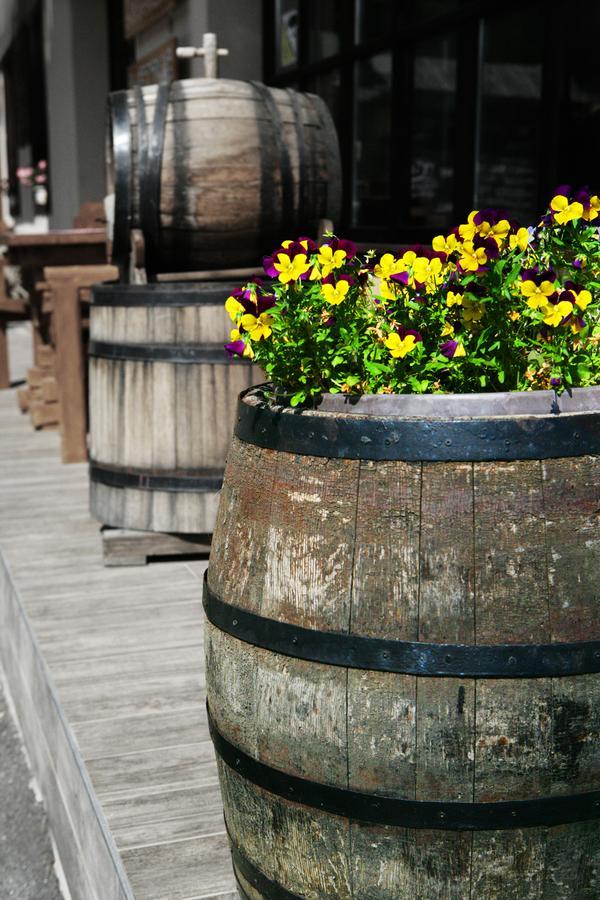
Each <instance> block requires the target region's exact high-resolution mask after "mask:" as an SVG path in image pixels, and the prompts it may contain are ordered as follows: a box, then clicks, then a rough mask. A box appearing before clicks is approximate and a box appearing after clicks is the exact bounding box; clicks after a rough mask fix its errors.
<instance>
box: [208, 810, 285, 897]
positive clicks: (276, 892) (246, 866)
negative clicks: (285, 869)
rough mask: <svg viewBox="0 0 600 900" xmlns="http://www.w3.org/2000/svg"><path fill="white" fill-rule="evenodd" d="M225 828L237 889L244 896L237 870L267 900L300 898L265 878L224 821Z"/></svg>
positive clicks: (244, 892) (245, 894) (245, 895)
mask: <svg viewBox="0 0 600 900" xmlns="http://www.w3.org/2000/svg"><path fill="white" fill-rule="evenodd" d="M225 830H226V831H227V837H228V838H229V849H230V850H231V858H232V860H233V874H234V875H235V880H236V881H237V884H238V889H239V891H240V893H241V894H242V896H243V897H244V898H246V897H248V895H247V893H246V891H245V890H244V888H243V887H242V885H241V884H240V880H239V878H238V872H240V873H241V874H242V875H243V876H244V878H245V879H246V881H247V882H248V883H249V884H251V885H252V887H253V888H255V890H257V891H258V892H259V893H260V894H262V896H263V897H266V898H267V900H302V898H301V897H300V896H299V895H298V894H292V893H291V892H290V891H286V889H285V888H284V887H282V886H281V885H280V884H279V883H278V882H277V881H273V880H272V879H271V878H267V876H266V875H265V874H264V872H261V870H260V869H259V868H257V866H255V865H254V863H253V862H250V860H249V859H248V857H247V856H246V854H245V853H242V851H241V850H240V848H239V847H238V845H237V844H236V842H235V841H234V840H233V838H232V836H231V831H230V830H229V826H228V825H227V821H225ZM248 900H249V898H248Z"/></svg>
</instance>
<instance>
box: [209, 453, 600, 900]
mask: <svg viewBox="0 0 600 900" xmlns="http://www.w3.org/2000/svg"><path fill="white" fill-rule="evenodd" d="M599 490H600V478H599V468H598V460H597V459H596V458H592V457H579V458H574V459H568V460H567V459H558V460H544V461H538V460H533V461H530V460H518V461H516V462H493V463H487V462H486V463H405V462H395V461H393V462H391V461H386V462H372V461H369V462H367V461H362V462H359V461H358V460H339V459H336V460H332V459H326V458H314V457H305V456H297V457H295V456H294V455H293V454H289V453H277V452H275V451H272V450H262V449H259V448H258V447H256V446H252V445H249V444H246V443H243V442H241V441H239V440H237V439H234V443H233V446H232V450H231V453H230V457H229V463H228V468H227V471H226V476H225V483H224V488H223V496H222V501H221V506H220V511H219V517H218V521H217V527H216V532H215V546H216V547H218V548H219V552H218V554H216V555H215V554H213V558H212V559H211V565H210V569H209V586H210V588H211V589H212V591H213V592H214V593H215V594H217V595H218V596H220V597H221V598H223V599H225V600H226V601H227V602H229V603H232V604H234V605H235V606H239V607H241V608H243V609H247V610H249V611H251V612H255V613H258V614H260V615H262V616H267V617H272V618H274V619H279V620H283V621H286V622H292V623H294V624H297V625H300V626H303V627H307V628H313V629H316V630H321V631H328V630H329V631H340V632H351V633H358V634H366V635H370V636H372V637H380V638H395V639H404V640H420V641H423V640H427V641H434V642H440V643H446V642H448V643H452V642H456V643H472V644H476V643H477V644H505V643H506V644H518V643H534V644H535V643H545V642H548V643H551V642H553V641H569V640H573V641H576V640H589V639H590V638H593V637H594V635H595V634H596V633H597V632H596V629H597V625H596V617H595V610H596V609H597V602H598V586H597V583H598V579H597V573H598V571H600V537H599V535H598V526H597V509H598V508H599V503H598V499H599V497H598V495H599ZM207 653H208V663H207V672H208V673H209V683H208V695H209V706H210V709H211V713H212V714H213V716H214V718H215V722H216V725H217V728H218V729H219V731H221V733H223V734H224V735H225V737H227V738H229V739H230V741H231V742H232V743H233V744H235V745H236V746H239V747H240V749H242V750H243V751H245V752H246V753H248V754H249V755H251V756H253V757H255V758H257V759H260V760H261V761H262V762H268V763H269V765H272V766H273V767H275V768H277V769H282V770H285V771H286V772H290V773H294V774H297V775H301V776H302V777H306V778H309V779H312V780H315V781H321V782H322V783H325V784H334V785H336V786H338V787H341V788H346V787H350V788H353V789H354V790H359V791H364V792H369V793H372V794H381V795H387V796H397V797H403V798H412V799H416V800H441V801H456V800H463V801H468V802H469V801H473V802H490V801H500V800H516V799H531V798H534V797H547V796H557V795H560V794H571V793H578V792H583V791H586V790H594V789H597V786H598V783H599V780H600V779H599V776H600V772H599V767H600V760H599V754H598V753H597V736H598V733H599V730H600V721H599V712H598V703H597V699H596V697H597V690H598V688H597V677H595V676H588V675H578V676H573V677H566V678H553V679H550V678H535V679H517V680H506V679H499V680H487V679H485V680H478V681H477V682H475V680H474V679H457V678H425V677H420V678H417V677H415V676H409V675H403V674H396V673H387V672H371V671H361V670H358V669H344V668H341V667H327V666H320V665H318V664H315V663H307V662H305V661H303V660H296V659H294V658H291V657H287V656H280V655H278V654H273V653H270V652H269V651H266V650H261V649H258V648H254V647H251V646H249V645H248V644H246V643H242V642H240V641H237V640H236V639H235V638H233V637H231V636H229V635H226V634H224V633H223V632H220V631H219V630H218V629H215V628H214V627H213V626H212V625H210V624H208V625H207ZM574 746H576V747H577V750H574V749H573V748H574ZM221 777H222V784H223V791H224V797H225V812H226V817H227V820H228V823H229V827H230V830H232V831H233V832H235V833H234V834H233V838H234V841H235V842H236V843H238V846H240V848H241V849H242V850H244V847H245V842H246V841H248V840H255V839H256V838H255V837H254V838H252V839H249V838H248V834H249V833H250V832H253V833H254V835H256V832H257V831H259V829H258V828H253V827H252V825H251V824H249V823H250V822H251V821H252V820H251V819H247V818H246V817H245V814H244V812H243V810H244V809H246V808H247V806H248V804H249V803H250V801H249V800H248V799H247V795H248V793H250V794H251V795H252V796H253V798H254V800H253V802H254V803H255V804H256V805H259V806H260V805H261V804H263V805H265V806H266V808H268V809H272V808H273V806H274V807H275V808H276V810H277V812H271V813H270V814H269V817H268V818H267V822H266V826H269V827H268V829H267V834H266V836H265V837H264V843H265V846H264V847H262V846H261V847H260V848H257V847H255V848H254V849H253V847H252V846H251V847H250V848H249V850H248V852H249V853H250V856H251V860H252V862H253V863H254V864H255V865H256V866H257V867H258V868H260V869H262V871H264V872H265V875H266V876H268V877H269V878H272V879H273V880H274V881H275V882H278V883H280V884H283V885H284V886H285V887H286V888H287V889H288V890H290V891H292V892H297V893H298V894H299V895H300V896H303V897H326V896H331V895H332V893H331V892H330V893H328V889H324V888H323V885H324V884H326V883H327V881H326V879H327V878H328V877H330V875H331V873H330V866H329V862H328V853H329V851H327V852H326V851H323V853H322V855H321V854H320V852H317V851H316V850H315V847H317V846H320V844H319V841H321V839H322V838H321V832H320V827H321V826H320V825H316V824H312V825H310V824H307V825H306V827H305V830H303V828H304V826H301V825H300V824H298V821H297V818H295V817H297V816H298V815H300V812H298V810H299V809H300V811H303V810H304V809H305V808H301V807H296V806H295V805H294V804H293V803H290V802H288V801H287V800H283V799H280V798H277V797H274V796H273V795H267V794H266V793H265V792H264V791H262V790H261V789H260V788H258V787H257V786H255V785H252V784H250V783H248V782H246V781H245V780H244V779H241V778H240V777H239V776H238V775H236V773H235V772H232V771H231V770H230V769H229V768H228V767H226V766H222V767H221ZM238 795H239V797H238ZM239 798H245V799H239ZM312 813H313V814H314V813H315V810H312ZM260 815H264V810H262V811H261V813H260ZM324 817H325V819H327V817H329V819H330V820H332V821H334V822H336V823H337V826H338V831H335V834H336V839H335V840H336V843H335V846H336V847H343V846H345V847H346V851H345V852H347V854H348V856H347V858H346V861H345V863H344V865H345V866H346V869H348V867H350V866H351V867H352V873H351V875H350V873H349V872H348V873H347V872H346V869H344V868H342V867H340V868H339V871H338V875H339V878H340V884H341V885H348V884H351V885H352V887H351V888H348V889H347V890H348V891H354V893H352V892H349V893H347V896H349V897H361V898H363V897H378V898H387V897H390V898H392V897H394V898H399V897H404V896H417V897H423V898H429V897H438V896H439V897H440V898H441V897H444V898H446V897H457V898H458V897H461V898H462V897H464V896H466V895H468V893H469V890H470V885H471V884H472V885H473V886H474V890H475V893H474V894H473V896H474V897H480V898H482V900H483V898H484V897H485V898H487V897H500V896H502V897H515V898H521V897H523V896H524V894H523V890H524V885H525V884H526V885H528V886H529V887H528V888H527V889H528V890H529V888H531V894H530V895H531V896H532V897H536V896H539V897H548V898H550V897H555V896H557V897H565V898H566V897H579V896H582V897H587V896H589V897H592V896H594V891H595V890H596V889H597V879H598V877H599V876H598V872H599V871H600V868H599V867H600V860H599V859H598V852H599V851H598V849H597V845H596V844H595V843H594V840H596V841H597V839H598V833H599V832H598V825H597V824H596V823H595V822H589V823H574V824H568V825H562V826H556V827H553V828H526V829H511V830H510V831H502V830H499V831H491V832H476V833H472V832H448V831H442V830H435V831H432V830H423V831H413V830H405V829H402V828H398V827H394V828H389V827H382V826H376V825H371V824H367V823H364V822H363V823H360V822H352V824H350V823H349V822H348V821H347V820H344V819H342V818H341V817H338V816H332V815H331V814H325V813H322V812H318V814H317V819H318V822H319V823H320V822H322V821H323V819H324ZM230 819H231V821H230ZM309 820H310V822H313V823H314V821H315V820H314V819H313V818H312V815H311V816H309ZM303 821H304V820H303ZM238 822H239V826H238V824H237V823H238ZM261 822H262V820H261ZM232 823H233V824H232ZM244 823H245V824H244ZM294 823H295V824H294ZM344 823H345V824H344ZM263 825H264V823H263ZM263 825H261V827H263ZM266 826H264V827H266ZM288 828H289V831H288V830H287V829H288ZM330 828H331V825H330V824H329V822H328V826H327V829H330ZM276 829H277V830H278V832H281V830H284V831H285V833H286V840H285V841H283V842H282V844H283V845H285V846H282V849H281V850H279V849H278V851H277V853H274V852H272V850H270V849H269V848H270V847H271V846H272V845H274V846H277V847H278V848H279V844H278V843H277V837H276V835H275V834H274V831H275V830H276ZM339 829H342V831H341V832H340V831H339ZM344 829H346V831H345V832H344ZM327 833H328V834H329V830H327ZM344 833H345V834H346V835H347V836H346V838H345V843H344V841H343V840H342V834H344ZM315 834H316V835H317V837H315ZM290 835H293V840H292V843H293V848H292V849H291V850H290V849H287V850H286V846H287V840H289V839H290ZM273 842H275V844H273ZM580 846H583V847H584V848H585V851H582V850H581V849H580ZM407 848H409V849H407ZM329 849H330V850H331V848H329ZM332 852H333V851H332ZM340 852H341V851H340ZM550 852H551V853H552V858H551V859H549V858H548V854H549V853H550ZM253 854H255V855H253ZM586 854H588V855H589V854H591V857H590V859H591V860H592V861H591V862H590V861H586ZM297 858H299V859H300V862H298V861H297ZM306 860H310V861H311V865H310V866H307V864H306ZM351 861H352V862H351ZM427 861H429V862H427ZM265 866H266V867H267V868H265ZM340 872H341V873H342V874H341V875H340V874H339V873H340ZM361 873H362V874H361ZM331 877H333V876H331ZM361 878H362V879H363V880H362V881H361ZM544 884H546V885H547V887H544ZM373 885H377V887H376V888H374V887H373ZM335 890H336V891H340V890H341V893H339V894H338V893H335V891H334V892H333V893H334V894H335V895H336V896H345V895H344V893H343V891H344V890H346V888H344V887H342V888H340V887H339V885H338V884H337V882H336V889H335ZM250 896H252V894H250ZM256 896H263V895H262V894H260V893H259V894H256ZM527 896H529V894H528V895H527Z"/></svg>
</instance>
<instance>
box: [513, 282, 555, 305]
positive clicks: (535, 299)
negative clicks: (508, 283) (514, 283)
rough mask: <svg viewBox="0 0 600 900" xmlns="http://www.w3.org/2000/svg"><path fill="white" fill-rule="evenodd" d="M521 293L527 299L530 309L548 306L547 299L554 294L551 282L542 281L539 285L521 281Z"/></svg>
mask: <svg viewBox="0 0 600 900" xmlns="http://www.w3.org/2000/svg"><path fill="white" fill-rule="evenodd" d="M521 293H522V294H523V296H524V297H527V306H528V307H529V308H530V309H544V307H546V306H547V305H548V297H551V296H552V294H553V293H554V285H553V284H552V282H551V281H542V283H541V284H539V285H538V284H536V283H535V281H523V282H522V283H521Z"/></svg>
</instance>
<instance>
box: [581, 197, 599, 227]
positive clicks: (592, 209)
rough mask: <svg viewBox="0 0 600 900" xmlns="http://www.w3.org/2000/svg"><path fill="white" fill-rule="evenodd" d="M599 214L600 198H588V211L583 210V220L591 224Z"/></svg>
mask: <svg viewBox="0 0 600 900" xmlns="http://www.w3.org/2000/svg"><path fill="white" fill-rule="evenodd" d="M599 214H600V197H598V196H597V195H596V194H594V196H593V197H590V206H589V209H585V210H584V211H583V218H584V219H585V220H586V222H593V221H594V219H596V218H597V217H598V215H599Z"/></svg>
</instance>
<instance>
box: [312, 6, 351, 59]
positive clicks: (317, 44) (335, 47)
mask: <svg viewBox="0 0 600 900" xmlns="http://www.w3.org/2000/svg"><path fill="white" fill-rule="evenodd" d="M309 23H310V26H309V35H308V54H309V57H310V59H311V60H316V59H324V58H325V57H327V56H333V55H334V54H336V53H339V51H340V50H341V49H342V40H343V37H344V35H345V34H348V31H349V28H348V26H349V24H350V23H349V22H348V8H347V6H346V5H345V4H344V3H339V2H336V0H313V2H312V3H311V6H310V17H309Z"/></svg>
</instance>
